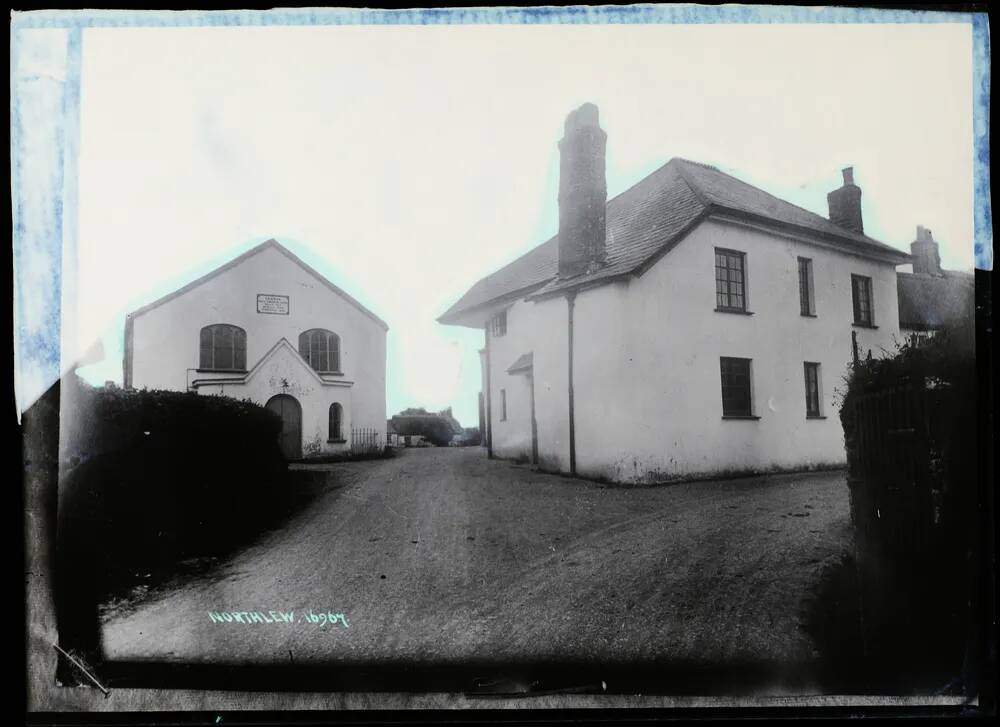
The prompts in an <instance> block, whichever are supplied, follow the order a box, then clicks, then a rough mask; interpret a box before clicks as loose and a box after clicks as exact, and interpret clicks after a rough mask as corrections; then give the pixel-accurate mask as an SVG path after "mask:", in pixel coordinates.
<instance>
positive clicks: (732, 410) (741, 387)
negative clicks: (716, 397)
mask: <svg viewBox="0 0 1000 727" xmlns="http://www.w3.org/2000/svg"><path fill="white" fill-rule="evenodd" d="M719 362H720V365H721V368H722V415H723V416H727V417H749V416H753V407H752V404H751V401H750V359H748V358H727V357H722V358H720V359H719Z"/></svg>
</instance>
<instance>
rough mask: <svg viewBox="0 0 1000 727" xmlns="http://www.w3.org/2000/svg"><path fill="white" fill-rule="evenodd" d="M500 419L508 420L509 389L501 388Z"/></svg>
mask: <svg viewBox="0 0 1000 727" xmlns="http://www.w3.org/2000/svg"><path fill="white" fill-rule="evenodd" d="M500 421H502V422H505V421H507V389H500Z"/></svg>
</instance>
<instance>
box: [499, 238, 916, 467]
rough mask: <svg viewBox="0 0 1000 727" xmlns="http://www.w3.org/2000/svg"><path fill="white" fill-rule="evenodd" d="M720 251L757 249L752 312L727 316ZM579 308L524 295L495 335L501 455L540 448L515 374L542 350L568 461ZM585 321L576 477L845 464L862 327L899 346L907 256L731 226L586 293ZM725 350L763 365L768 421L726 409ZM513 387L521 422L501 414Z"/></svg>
mask: <svg viewBox="0 0 1000 727" xmlns="http://www.w3.org/2000/svg"><path fill="white" fill-rule="evenodd" d="M716 247H725V248H729V249H734V250H739V251H741V252H744V253H745V254H746V273H747V309H748V310H749V311H751V312H752V313H753V315H739V314H732V313H719V312H716V311H715V307H716V306H715V248H716ZM799 256H801V257H808V258H811V259H812V261H813V280H814V296H815V312H816V317H814V318H811V317H805V316H802V315H800V307H799V287H798V261H797V258H798V257H799ZM852 273H853V274H858V275H866V276H869V277H871V278H872V288H873V299H874V319H875V325H876V326H878V327H877V328H861V327H855V326H853V325H852V324H853V320H854V313H853V303H852V297H851V274H852ZM566 307H567V303H566V300H565V299H564V298H557V299H552V300H547V301H542V302H538V303H534V302H524V301H522V302H518V303H516V304H515V305H514V306H512V307H511V308H510V309H509V311H508V320H507V335H506V336H503V337H501V338H494V339H491V341H490V346H491V349H490V350H491V361H492V362H493V366H492V368H493V377H492V378H493V423H494V427H495V428H494V441H493V444H494V451H495V453H496V454H497V455H498V456H501V457H506V456H511V457H517V456H520V455H522V454H523V453H524V452H525V451H527V452H529V453H530V419H529V417H528V415H527V414H526V413H525V414H524V415H522V412H521V410H520V409H521V407H522V406H526V405H527V403H526V399H524V401H523V402H522V398H521V393H520V391H519V390H518V389H517V388H516V387H515V385H514V384H512V383H511V379H513V378H515V377H512V376H509V375H508V374H506V368H507V366H509V365H510V364H511V363H512V362H513V361H514V360H515V359H516V358H517V357H518V356H520V355H521V354H522V353H526V352H528V351H532V352H533V354H534V361H535V376H536V387H537V388H536V402H535V406H536V418H537V422H538V438H539V455H540V459H541V461H542V464H543V466H544V465H546V464H548V465H549V466H548V469H554V470H560V471H568V469H569V445H568V403H567V393H566V392H567V378H566V372H567V357H566V345H567V342H566V330H567V323H566V317H567V313H566ZM574 319H575V326H574V339H575V341H574V350H575V353H574V389H575V398H574V403H575V418H574V421H575V429H576V461H577V472H578V473H579V474H581V475H586V476H591V477H599V478H606V479H610V480H614V481H624V482H646V481H661V480H666V479H673V478H683V477H691V476H704V475H716V474H727V473H731V474H735V473H746V472H751V471H756V472H760V471H770V470H778V469H805V468H813V467H824V466H836V465H841V464H843V462H844V459H845V455H844V448H843V430H842V428H841V424H840V420H839V418H838V396H837V390H838V389H840V388H842V384H843V376H844V375H845V373H846V370H847V366H848V363H849V362H850V360H851V333H852V331H854V332H856V333H857V337H858V343H859V348H860V349H861V351H862V355H864V353H866V352H867V351H868V349H871V350H872V352H873V355H877V354H878V353H879V352H880V350H881V349H883V348H884V349H886V350H892V349H893V347H894V342H895V341H896V340H899V338H900V335H899V328H898V311H897V299H896V277H895V269H894V267H893V264H892V263H880V262H876V261H872V260H870V259H867V258H861V257H856V256H852V255H849V254H846V253H843V252H840V251H839V250H835V249H831V248H829V247H824V246H820V245H816V244H810V243H807V242H804V241H800V240H792V239H787V238H783V237H778V236H775V235H774V234H772V233H769V232H765V231H760V230H756V229H752V228H748V227H745V226H737V225H734V224H729V223H723V222H716V221H706V222H704V223H702V224H701V225H700V226H699V227H697V228H696V229H695V230H693V231H692V233H691V234H690V235H689V236H688V237H687V238H686V239H684V240H683V241H682V242H681V243H680V244H679V245H678V246H677V247H676V248H675V249H673V250H671V251H670V252H669V253H667V254H666V255H665V256H664V257H663V258H662V259H661V260H660V261H659V262H657V263H656V264H655V265H653V267H652V268H650V269H649V270H648V271H646V272H645V273H644V274H643V275H642V276H641V277H638V278H635V277H632V278H629V279H628V280H627V281H622V282H617V283H611V284H607V285H603V286H600V287H597V288H592V289H589V290H583V291H581V292H580V293H579V295H578V296H577V299H576V307H575V314H574ZM723 356H733V357H739V358H749V359H752V397H753V410H754V412H753V413H754V414H755V415H757V416H759V417H760V418H759V419H757V420H724V419H723V418H722V392H721V376H720V368H719V358H720V357H723ZM806 361H809V362H816V363H819V364H820V365H821V366H820V396H821V414H822V415H823V416H825V417H826V418H824V419H807V418H806V404H805V381H804V368H803V363H804V362H806ZM501 388H506V389H507V390H508V421H506V422H500V421H498V418H499V394H498V392H499V390H500V389H501ZM512 391H513V392H514V393H513V394H512V393H511V392H512ZM525 443H527V444H525ZM525 446H527V450H525Z"/></svg>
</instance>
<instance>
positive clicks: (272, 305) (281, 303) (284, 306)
mask: <svg viewBox="0 0 1000 727" xmlns="http://www.w3.org/2000/svg"><path fill="white" fill-rule="evenodd" d="M257 312H258V313H271V314H273V315H279V316H287V315H288V296H287V295H271V294H270V293H257Z"/></svg>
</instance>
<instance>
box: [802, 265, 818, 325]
mask: <svg viewBox="0 0 1000 727" xmlns="http://www.w3.org/2000/svg"><path fill="white" fill-rule="evenodd" d="M799 312H800V313H801V314H802V315H804V316H814V315H816V299H815V296H814V294H813V261H812V260H810V259H809V258H807V257H800V258H799Z"/></svg>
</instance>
